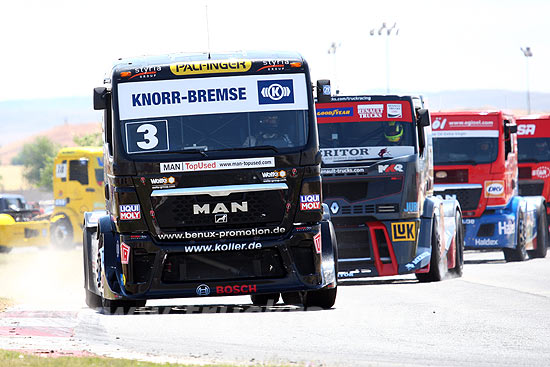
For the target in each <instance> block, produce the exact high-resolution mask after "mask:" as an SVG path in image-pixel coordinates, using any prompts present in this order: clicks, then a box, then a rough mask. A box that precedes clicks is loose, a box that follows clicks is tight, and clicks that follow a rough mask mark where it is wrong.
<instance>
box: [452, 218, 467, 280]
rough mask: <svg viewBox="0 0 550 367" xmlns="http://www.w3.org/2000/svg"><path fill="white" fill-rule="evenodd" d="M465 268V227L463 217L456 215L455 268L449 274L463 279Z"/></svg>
mask: <svg viewBox="0 0 550 367" xmlns="http://www.w3.org/2000/svg"><path fill="white" fill-rule="evenodd" d="M463 268H464V226H463V225H462V216H461V215H459V214H458V213H457V215H456V233H455V267H454V268H452V269H449V273H450V274H452V275H454V276H457V277H461V276H462V270H463Z"/></svg>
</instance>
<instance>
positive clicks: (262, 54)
mask: <svg viewBox="0 0 550 367" xmlns="http://www.w3.org/2000/svg"><path fill="white" fill-rule="evenodd" d="M237 59H238V60H250V61H255V60H258V61H259V60H292V61H304V59H303V57H302V55H301V54H299V53H298V52H293V51H230V52H210V53H209V52H191V53H172V54H164V55H143V56H138V57H131V58H121V59H119V60H118V61H117V62H116V63H115V65H114V68H116V69H124V68H139V67H145V66H152V65H168V64H173V63H178V62H201V61H216V60H217V61H223V60H237Z"/></svg>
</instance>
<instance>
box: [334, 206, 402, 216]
mask: <svg viewBox="0 0 550 367" xmlns="http://www.w3.org/2000/svg"><path fill="white" fill-rule="evenodd" d="M397 212H399V204H377V205H375V204H366V205H360V204H359V205H343V206H342V211H341V212H340V213H341V214H342V215H355V214H374V213H379V214H383V213H397Z"/></svg>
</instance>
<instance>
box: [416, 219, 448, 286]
mask: <svg viewBox="0 0 550 367" xmlns="http://www.w3.org/2000/svg"><path fill="white" fill-rule="evenodd" d="M446 272H447V259H446V258H442V256H441V238H440V235H439V233H438V232H437V226H436V223H435V218H434V219H433V224H432V257H431V259H430V271H429V272H427V273H416V274H415V276H416V279H418V281H420V282H422V283H427V282H439V281H441V280H442V279H443V278H444V277H445V273H446Z"/></svg>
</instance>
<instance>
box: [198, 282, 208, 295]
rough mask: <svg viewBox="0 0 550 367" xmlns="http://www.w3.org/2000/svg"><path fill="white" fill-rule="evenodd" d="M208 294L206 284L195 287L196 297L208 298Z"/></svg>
mask: <svg viewBox="0 0 550 367" xmlns="http://www.w3.org/2000/svg"><path fill="white" fill-rule="evenodd" d="M209 294H210V287H209V286H207V285H206V284H201V285H199V286H198V287H197V296H208V295H209Z"/></svg>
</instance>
